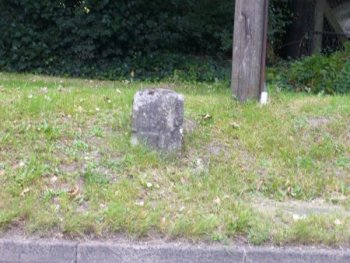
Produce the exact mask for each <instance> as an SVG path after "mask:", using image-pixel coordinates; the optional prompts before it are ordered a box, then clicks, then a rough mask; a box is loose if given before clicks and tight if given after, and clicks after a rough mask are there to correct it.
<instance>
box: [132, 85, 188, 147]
mask: <svg viewBox="0 0 350 263" xmlns="http://www.w3.org/2000/svg"><path fill="white" fill-rule="evenodd" d="M183 120H184V97H183V95H180V94H178V93H176V92H174V91H172V90H168V89H147V90H144V91H139V92H137V93H136V95H135V97H134V104H133V118H132V133H133V134H132V139H131V142H132V144H133V145H135V144H138V143H139V142H140V141H141V142H144V143H146V145H148V146H149V147H151V148H152V149H156V150H160V151H162V152H175V151H178V150H180V149H181V147H182V142H183V122H184V121H183Z"/></svg>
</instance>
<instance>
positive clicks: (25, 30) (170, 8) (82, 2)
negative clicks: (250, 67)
mask: <svg viewBox="0 0 350 263" xmlns="http://www.w3.org/2000/svg"><path fill="white" fill-rule="evenodd" d="M274 2H277V1H274ZM233 11H234V1H233V0H223V1H217V0H152V1H146V0H118V1H116V0H115V1H112V0H61V1H53V0H41V1H38V0H11V1H8V0H0V15H1V17H0V70H7V71H17V72H28V71H30V72H38V73H46V74H60V75H62V74H67V75H71V76H89V77H98V78H109V79H116V78H124V77H129V76H130V74H131V72H134V73H135V77H136V78H162V77H165V76H168V75H170V74H171V75H172V74H174V71H175V70H177V72H178V73H180V74H182V73H186V72H192V74H193V76H192V77H193V78H195V79H197V80H210V79H211V80H212V79H214V78H216V77H222V76H224V75H225V73H224V72H223V71H222V70H218V69H222V65H223V63H222V62H223V61H225V60H226V61H227V60H229V59H230V57H231V55H230V54H231V46H232V28H233V27H232V25H233V14H234V12H233ZM274 13H276V14H278V13H277V12H274ZM275 18H277V19H274V20H272V21H273V22H274V23H275V24H276V25H277V24H278V23H279V21H281V18H279V17H278V15H276V16H275ZM275 20H276V21H275ZM218 61H221V62H218ZM204 62H205V63H204ZM197 71H198V72H197ZM205 71H207V72H205ZM204 72H205V73H204Z"/></svg>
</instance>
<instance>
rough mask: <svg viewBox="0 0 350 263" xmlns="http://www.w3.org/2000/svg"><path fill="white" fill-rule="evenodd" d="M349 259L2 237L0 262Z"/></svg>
mask: <svg viewBox="0 0 350 263" xmlns="http://www.w3.org/2000/svg"><path fill="white" fill-rule="evenodd" d="M60 262H62V263H63V262H68V263H69V262H72V263H73V262H74V263H114V262H120V263H123V262H128V263H129V262H145V263H147V262H150V263H177V262H184V263H192V262H193V263H195V262H198V263H215V262H232V263H265V262H266V263H281V262H283V263H284V262H285V263H289V262H290V263H309V262H312V263H331V262H332V263H349V262H350V250H349V249H322V248H321V249H319V248H312V247H288V248H277V247H248V246H242V247H239V246H221V245H212V246H210V245H205V244H202V245H193V244H192V245H191V244H183V243H163V244H148V243H144V244H142V243H138V244H132V243H122V244H119V243H115V242H108V241H104V242H97V241H95V242H91V241H90V242H69V241H58V240H57V241H51V240H1V239H0V263H60Z"/></svg>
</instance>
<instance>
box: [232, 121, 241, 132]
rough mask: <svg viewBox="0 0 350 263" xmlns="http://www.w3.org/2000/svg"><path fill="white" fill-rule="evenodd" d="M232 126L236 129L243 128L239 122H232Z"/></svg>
mask: <svg viewBox="0 0 350 263" xmlns="http://www.w3.org/2000/svg"><path fill="white" fill-rule="evenodd" d="M230 125H231V127H232V128H234V129H237V130H238V129H240V128H241V125H239V124H238V123H237V122H234V121H233V122H231V123H230Z"/></svg>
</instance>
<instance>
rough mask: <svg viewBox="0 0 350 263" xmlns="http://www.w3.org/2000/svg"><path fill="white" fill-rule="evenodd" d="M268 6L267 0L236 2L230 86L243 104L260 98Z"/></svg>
mask: <svg viewBox="0 0 350 263" xmlns="http://www.w3.org/2000/svg"><path fill="white" fill-rule="evenodd" d="M267 3H268V2H267V0H236V7H235V24H234V35H233V63H232V81H231V85H232V91H233V93H234V95H235V96H236V98H237V99H238V100H239V101H241V102H244V101H247V100H250V99H254V100H258V99H259V98H260V93H261V86H262V83H261V74H262V62H263V63H265V61H263V56H264V52H265V50H263V49H264V48H263V47H264V45H263V42H264V24H265V16H266V13H265V8H266V5H267Z"/></svg>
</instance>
